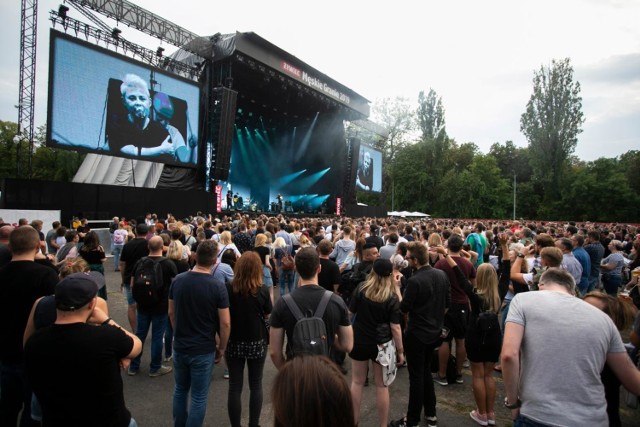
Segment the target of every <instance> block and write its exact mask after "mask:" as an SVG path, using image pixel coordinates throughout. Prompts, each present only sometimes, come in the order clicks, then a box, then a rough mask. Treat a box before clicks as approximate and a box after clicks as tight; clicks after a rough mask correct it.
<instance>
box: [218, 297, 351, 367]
mask: <svg viewBox="0 0 640 427" xmlns="http://www.w3.org/2000/svg"><path fill="white" fill-rule="evenodd" d="M324 293H325V289H324V288H322V287H320V286H317V285H304V286H301V287H299V288H297V289H295V290H294V291H293V292H292V293H291V297H292V298H293V300H294V301H295V302H296V304H298V307H300V311H301V312H302V314H304V315H306V316H309V317H311V316H313V314H314V313H315V311H316V309H317V308H318V305H319V304H320V300H321V299H322V296H323V295H324ZM322 320H324V324H325V326H326V327H327V342H328V344H329V347H331V346H333V340H334V337H335V334H336V332H337V330H338V327H339V326H350V325H351V322H350V321H349V315H348V312H347V306H346V305H345V303H344V301H343V300H342V298H340V297H339V296H338V295H335V294H334V295H332V296H331V300H329V304H328V305H327V309H326V310H325V312H324V316H322ZM269 323H271V326H272V327H274V328H284V330H285V331H286V334H287V338H288V340H290V338H291V336H292V334H293V328H294V326H295V324H296V318H295V317H294V315H293V314H292V313H291V312H290V311H289V308H288V307H287V304H286V303H285V302H284V299H282V298H280V299H279V300H278V301H277V302H276V305H275V306H274V307H273V313H271V317H270V318H269ZM231 329H233V325H232V327H231ZM290 354H291V353H290V351H289V344H287V355H290Z"/></svg>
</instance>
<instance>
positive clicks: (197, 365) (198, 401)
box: [173, 350, 215, 427]
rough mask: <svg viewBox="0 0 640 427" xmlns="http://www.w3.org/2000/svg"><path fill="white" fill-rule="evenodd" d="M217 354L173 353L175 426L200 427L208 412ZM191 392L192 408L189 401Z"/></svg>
mask: <svg viewBox="0 0 640 427" xmlns="http://www.w3.org/2000/svg"><path fill="white" fill-rule="evenodd" d="M214 361H215V352H214V353H206V354H199V355H197V356H191V355H189V354H182V353H179V352H177V351H175V350H174V351H173V375H174V379H175V382H176V385H175V387H174V389H173V425H174V426H175V427H200V426H202V424H203V423H204V415H205V413H206V412H207V396H208V394H209V384H210V382H211V371H212V370H213V364H214ZM189 391H191V408H190V410H188V409H187V398H188V397H189Z"/></svg>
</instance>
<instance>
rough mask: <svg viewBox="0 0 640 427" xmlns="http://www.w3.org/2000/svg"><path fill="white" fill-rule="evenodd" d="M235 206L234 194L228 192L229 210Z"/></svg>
mask: <svg viewBox="0 0 640 427" xmlns="http://www.w3.org/2000/svg"><path fill="white" fill-rule="evenodd" d="M232 204H233V193H232V192H231V190H227V209H231V206H232Z"/></svg>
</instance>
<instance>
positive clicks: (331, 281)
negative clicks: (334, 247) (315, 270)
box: [318, 258, 341, 292]
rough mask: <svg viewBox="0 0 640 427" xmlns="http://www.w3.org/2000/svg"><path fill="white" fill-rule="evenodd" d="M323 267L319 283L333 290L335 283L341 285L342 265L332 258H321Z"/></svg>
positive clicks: (319, 275)
mask: <svg viewBox="0 0 640 427" xmlns="http://www.w3.org/2000/svg"><path fill="white" fill-rule="evenodd" d="M320 266H321V267H322V269H321V270H320V273H319V274H318V285H320V286H322V287H323V288H325V289H326V290H328V291H331V292H333V285H338V286H339V285H340V280H341V277H340V267H338V264H336V263H335V262H334V261H331V260H330V259H324V258H320Z"/></svg>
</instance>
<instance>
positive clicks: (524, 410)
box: [501, 268, 640, 426]
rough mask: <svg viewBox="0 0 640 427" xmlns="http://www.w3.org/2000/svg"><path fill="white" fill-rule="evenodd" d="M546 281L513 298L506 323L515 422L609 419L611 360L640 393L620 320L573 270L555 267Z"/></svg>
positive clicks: (506, 372)
mask: <svg viewBox="0 0 640 427" xmlns="http://www.w3.org/2000/svg"><path fill="white" fill-rule="evenodd" d="M539 288H540V291H538V292H522V293H519V294H518V295H516V296H515V297H514V298H513V300H512V301H511V306H510V308H509V314H508V316H507V323H506V326H505V333H504V340H503V346H502V353H501V360H502V375H503V378H504V385H505V394H506V398H505V402H504V404H505V406H506V407H507V408H508V409H511V415H512V418H513V419H514V420H515V426H530V425H553V424H555V425H598V426H605V425H608V419H607V412H606V403H605V400H604V399H603V398H602V385H601V384H602V382H601V380H600V372H601V371H602V368H603V366H604V364H605V361H606V362H607V364H608V365H609V366H610V367H611V369H612V370H613V372H614V374H615V375H616V377H618V378H619V379H620V380H621V382H622V384H623V385H624V386H625V387H626V388H627V389H628V390H630V391H632V392H633V393H636V394H640V371H638V370H637V369H636V368H635V366H634V365H633V364H632V363H631V360H630V359H629V357H628V355H627V352H626V350H625V348H624V345H623V344H622V340H621V339H620V334H619V333H618V331H617V329H616V326H615V325H614V323H613V322H612V320H611V319H610V318H609V317H608V316H607V315H606V314H604V313H603V312H602V311H600V310H598V309H597V308H595V307H593V306H591V305H590V304H587V303H585V302H584V301H582V300H580V299H578V298H576V297H575V296H574V295H575V282H574V280H573V277H571V275H570V274H569V273H567V272H566V271H564V270H562V269H560V268H549V269H548V270H547V271H545V272H544V273H543V274H542V276H541V278H540V282H539ZM575 390H581V392H580V393H574V391H575ZM568 408H571V409H570V410H568Z"/></svg>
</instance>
